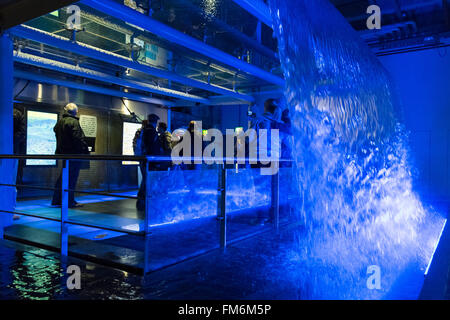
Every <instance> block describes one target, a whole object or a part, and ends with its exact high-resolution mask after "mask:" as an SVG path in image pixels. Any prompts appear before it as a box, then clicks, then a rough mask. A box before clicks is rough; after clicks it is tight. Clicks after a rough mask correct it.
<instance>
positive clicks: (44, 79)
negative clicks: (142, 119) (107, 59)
mask: <svg viewBox="0 0 450 320" xmlns="http://www.w3.org/2000/svg"><path fill="white" fill-rule="evenodd" d="M14 77H15V78H18V79H25V80H30V81H34V82H37V83H46V84H50V85H56V86H62V87H67V88H72V89H77V90H82V91H89V92H94V93H98V94H102V95H106V96H113V97H118V98H125V99H128V100H133V101H139V102H145V103H151V104H156V105H163V106H169V107H171V106H173V105H174V102H173V101H167V100H162V99H156V98H152V97H148V96H144V95H139V94H134V93H128V92H123V91H119V90H114V89H108V88H103V87H99V86H94V85H89V84H84V83H78V82H75V81H69V80H63V79H56V78H52V77H48V76H45V75H43V74H35V73H32V72H26V71H20V70H14Z"/></svg>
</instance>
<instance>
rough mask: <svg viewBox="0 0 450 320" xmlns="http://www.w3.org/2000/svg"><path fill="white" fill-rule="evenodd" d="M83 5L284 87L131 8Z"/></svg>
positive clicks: (91, 1)
mask: <svg viewBox="0 0 450 320" xmlns="http://www.w3.org/2000/svg"><path fill="white" fill-rule="evenodd" d="M81 3H83V4H85V5H87V6H89V7H91V8H94V9H96V10H99V11H101V12H103V13H105V14H107V15H109V16H112V17H115V18H117V19H120V20H122V21H124V22H127V23H130V24H132V25H135V26H137V27H139V28H142V29H144V30H147V31H148V32H151V33H153V34H156V35H158V36H160V37H162V38H163V39H165V40H168V41H170V42H173V43H176V44H179V45H181V46H183V47H186V48H188V49H190V50H192V51H195V52H197V53H199V54H201V55H203V56H207V57H209V58H211V59H214V60H216V61H219V62H220V63H222V64H225V65H228V66H230V67H233V68H235V69H237V70H240V71H242V72H244V73H248V74H250V75H253V76H255V77H257V78H260V79H262V80H264V81H267V82H269V83H272V84H275V85H278V86H281V87H284V79H283V78H280V77H278V76H276V75H274V74H272V73H270V72H268V71H265V70H263V69H260V68H258V67H256V66H254V65H252V64H249V63H246V62H244V61H242V60H239V59H238V58H236V57H233V56H232V55H229V54H227V53H225V52H223V51H221V50H219V49H216V48H214V47H211V46H209V45H207V44H205V43H203V42H202V41H199V40H197V39H194V38H192V37H190V36H187V35H186V34H184V33H182V32H180V31H178V30H175V29H173V28H171V27H168V26H167V25H165V24H163V23H161V22H159V21H156V20H154V19H152V18H150V17H148V16H146V15H143V14H141V13H139V12H137V11H135V10H133V9H131V8H128V7H126V6H124V5H122V4H119V3H116V2H114V1H111V0H102V1H99V0H82V1H81Z"/></svg>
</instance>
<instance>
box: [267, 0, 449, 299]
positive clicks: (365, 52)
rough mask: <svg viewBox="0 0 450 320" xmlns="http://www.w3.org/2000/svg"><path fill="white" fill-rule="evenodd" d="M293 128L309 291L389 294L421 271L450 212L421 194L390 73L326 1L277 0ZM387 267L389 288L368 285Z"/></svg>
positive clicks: (274, 8) (300, 252)
mask: <svg viewBox="0 0 450 320" xmlns="http://www.w3.org/2000/svg"><path fill="white" fill-rule="evenodd" d="M270 7H271V14H272V17H273V20H274V22H273V25H274V30H275V34H276V37H277V39H278V44H279V54H280V60H281V64H282V68H283V70H284V75H285V79H286V88H285V98H286V101H287V103H288V105H289V106H290V109H291V110H290V111H291V115H292V122H293V127H294V139H295V147H294V150H295V152H294V157H295V160H296V178H297V179H296V187H298V192H299V193H300V194H301V195H302V197H303V200H304V206H302V208H298V211H299V212H298V213H299V215H300V216H301V217H302V218H303V219H304V221H305V226H306V232H305V233H300V232H299V239H298V247H296V248H295V249H293V250H292V252H291V253H290V255H289V257H287V259H288V260H289V259H290V260H291V261H294V260H301V261H304V262H305V263H304V267H302V270H299V271H298V273H299V274H301V276H299V279H298V281H300V283H299V285H300V286H301V287H302V288H303V291H304V292H303V296H302V297H304V298H337V299H341V298H344V299H345V298H358V299H360V298H362V299H364V298H383V297H389V295H388V294H389V290H390V289H391V288H392V287H393V286H394V285H395V284H396V283H398V282H399V281H401V280H400V279H401V277H402V276H403V275H404V274H405V272H407V270H413V273H420V272H421V275H422V277H423V270H424V269H425V267H426V265H427V263H428V261H429V259H430V257H431V255H432V251H433V249H434V246H435V243H436V241H437V237H438V234H439V231H440V227H441V226H442V224H443V219H442V218H441V217H440V216H439V215H438V214H436V213H434V212H433V211H432V210H430V209H426V208H425V207H424V206H423V205H422V203H421V202H420V200H419V198H418V196H417V195H416V194H415V193H414V191H413V186H412V181H413V178H412V174H411V166H410V159H409V150H408V147H407V134H406V131H405V129H404V128H403V127H402V125H401V124H400V123H399V122H398V121H397V118H396V114H397V113H398V110H397V105H398V103H397V101H396V99H395V95H394V91H393V86H392V84H391V83H390V79H389V76H388V74H387V72H386V71H385V70H384V68H383V67H382V66H381V64H380V62H379V61H378V60H377V58H376V57H375V56H374V55H373V54H372V53H371V52H370V49H369V48H368V47H367V45H365V44H364V43H363V42H362V41H361V40H360V39H359V37H358V35H357V34H356V32H355V31H354V30H353V29H352V28H351V26H350V25H349V24H348V23H347V21H346V20H345V19H344V17H343V16H342V15H340V14H339V12H338V11H337V10H336V9H335V8H334V7H333V6H332V5H331V4H330V3H329V2H328V1H327V0H314V1H311V0H270ZM371 265H377V266H379V267H380V268H381V276H382V278H381V280H382V282H381V284H382V288H381V289H380V290H369V289H368V288H367V286H366V279H367V277H368V275H367V267H368V266H371Z"/></svg>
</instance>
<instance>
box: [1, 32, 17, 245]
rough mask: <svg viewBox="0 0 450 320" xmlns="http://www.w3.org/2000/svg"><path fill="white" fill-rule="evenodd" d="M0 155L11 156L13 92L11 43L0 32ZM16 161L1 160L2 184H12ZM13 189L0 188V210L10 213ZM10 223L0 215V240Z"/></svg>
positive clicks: (9, 217) (12, 205)
mask: <svg viewBox="0 0 450 320" xmlns="http://www.w3.org/2000/svg"><path fill="white" fill-rule="evenodd" d="M0 52H1V54H0V133H1V139H0V154H13V134H12V133H13V90H14V72H13V71H14V64H13V42H12V40H11V37H10V35H9V34H8V33H6V32H1V31H0ZM14 161H16V160H10V159H3V160H2V161H1V166H0V179H1V182H2V183H4V184H14V181H15V177H13V175H14V170H13V163H14ZM14 197H15V188H11V187H0V203H1V204H2V209H4V210H8V211H12V210H14V204H15V198H14ZM11 223H12V214H7V213H0V238H3V232H4V228H5V227H7V226H8V225H10V224H11Z"/></svg>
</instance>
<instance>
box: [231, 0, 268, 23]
mask: <svg viewBox="0 0 450 320" xmlns="http://www.w3.org/2000/svg"><path fill="white" fill-rule="evenodd" d="M233 1H234V2H235V3H236V4H237V5H239V6H240V7H241V8H242V9H244V10H246V11H247V12H248V13H250V14H251V15H252V16H254V17H256V18H257V19H258V20H261V21H262V22H263V23H264V24H266V25H267V26H268V27H269V28H272V16H271V15H270V9H269V6H268V5H266V4H265V3H264V2H262V1H260V0H233Z"/></svg>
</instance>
